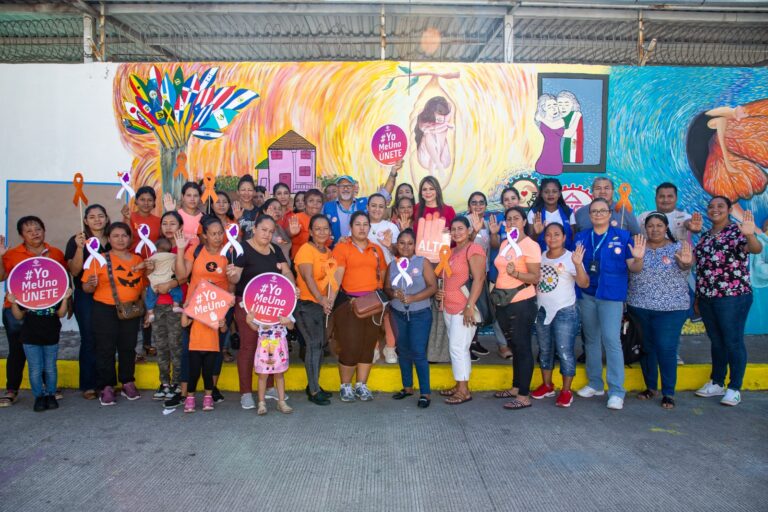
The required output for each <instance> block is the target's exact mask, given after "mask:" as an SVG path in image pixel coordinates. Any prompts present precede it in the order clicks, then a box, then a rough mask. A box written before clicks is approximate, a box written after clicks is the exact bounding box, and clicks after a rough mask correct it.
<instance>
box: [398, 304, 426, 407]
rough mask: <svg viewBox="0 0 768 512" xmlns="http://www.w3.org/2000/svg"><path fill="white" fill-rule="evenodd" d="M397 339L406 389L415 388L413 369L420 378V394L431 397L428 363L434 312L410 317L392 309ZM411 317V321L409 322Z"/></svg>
mask: <svg viewBox="0 0 768 512" xmlns="http://www.w3.org/2000/svg"><path fill="white" fill-rule="evenodd" d="M390 311H391V314H392V321H393V323H394V326H393V327H394V328H395V329H394V330H395V337H396V338H397V355H398V363H399V364H400V374H401V375H402V379H403V387H404V388H412V387H413V367H414V366H416V375H418V376H419V392H420V393H421V394H422V395H429V394H430V393H431V392H432V390H431V388H430V386H429V362H428V361H427V342H428V341H429V331H430V329H431V328H432V310H431V309H430V308H424V309H420V310H418V311H414V312H412V313H410V314H408V315H406V314H405V313H401V312H400V311H397V310H396V309H391V310H390ZM409 317H410V320H409Z"/></svg>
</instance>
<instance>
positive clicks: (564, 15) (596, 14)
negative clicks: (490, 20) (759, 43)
mask: <svg viewBox="0 0 768 512" xmlns="http://www.w3.org/2000/svg"><path fill="white" fill-rule="evenodd" d="M638 12H642V13H643V20H645V21H673V22H698V23H768V10H766V11H763V12H733V11H729V12H714V11H703V12H697V11H679V10H655V9H652V8H647V9H621V8H599V9H587V8H581V7H527V6H520V7H517V8H516V9H514V10H513V14H514V16H515V17H516V18H518V19H519V18H561V19H568V20H600V21H627V20H631V21H636V20H637V15H638Z"/></svg>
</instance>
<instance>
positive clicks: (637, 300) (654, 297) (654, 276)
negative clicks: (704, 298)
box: [627, 212, 693, 409]
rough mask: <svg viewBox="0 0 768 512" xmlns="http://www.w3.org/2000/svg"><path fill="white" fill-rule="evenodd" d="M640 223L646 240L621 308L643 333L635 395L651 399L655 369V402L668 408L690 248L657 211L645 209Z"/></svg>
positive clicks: (683, 316) (690, 261)
mask: <svg viewBox="0 0 768 512" xmlns="http://www.w3.org/2000/svg"><path fill="white" fill-rule="evenodd" d="M644 225H645V232H646V234H647V235H648V240H647V242H646V250H645V258H643V270H642V272H640V273H638V274H631V275H630V276H629V293H628V294H627V309H628V311H629V313H631V314H632V316H634V317H635V318H636V319H637V320H638V321H639V323H640V328H641V331H642V333H643V352H642V357H641V358H640V367H641V368H642V370H643V379H644V380H645V388H646V389H645V391H643V392H641V393H638V395H637V398H639V399H640V400H651V399H653V398H654V397H655V396H656V395H657V394H658V389H659V386H658V382H659V370H661V394H662V399H661V406H662V407H663V408H665V409H672V408H674V407H675V398H674V397H675V384H676V382H677V348H678V345H679V344H680V331H682V329H683V324H684V323H685V319H686V317H687V316H688V309H689V307H690V304H689V303H690V297H689V295H688V274H689V273H690V271H691V266H692V265H693V253H692V250H691V246H690V244H689V243H688V242H685V241H683V242H678V241H676V240H675V238H674V236H673V235H672V232H671V231H670V229H669V219H668V218H667V216H666V215H664V214H663V213H661V212H651V213H649V214H648V215H647V216H646V217H645V222H644Z"/></svg>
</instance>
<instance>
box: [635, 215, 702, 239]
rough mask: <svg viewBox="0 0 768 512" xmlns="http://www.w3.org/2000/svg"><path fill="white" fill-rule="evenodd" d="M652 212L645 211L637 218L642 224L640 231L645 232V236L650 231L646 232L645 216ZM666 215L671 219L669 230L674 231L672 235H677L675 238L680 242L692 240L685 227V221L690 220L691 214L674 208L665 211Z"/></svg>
mask: <svg viewBox="0 0 768 512" xmlns="http://www.w3.org/2000/svg"><path fill="white" fill-rule="evenodd" d="M650 213H652V212H643V213H641V214H640V216H639V217H638V218H637V222H638V223H639V224H640V231H641V232H642V233H643V236H648V233H646V232H645V218H646V217H648V214H650ZM664 215H666V216H667V219H669V230H670V231H671V232H672V236H674V237H675V240H677V241H678V242H682V241H683V240H686V241H688V242H690V241H691V240H690V236H689V233H688V229H686V227H685V222H686V221H688V220H690V219H691V216H690V215H689V214H687V213H685V212H681V211H680V210H672V211H671V212H669V213H665V214H664Z"/></svg>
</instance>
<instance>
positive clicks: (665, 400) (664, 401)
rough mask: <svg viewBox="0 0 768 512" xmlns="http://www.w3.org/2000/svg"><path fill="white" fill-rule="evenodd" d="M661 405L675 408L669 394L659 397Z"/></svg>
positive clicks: (664, 407)
mask: <svg viewBox="0 0 768 512" xmlns="http://www.w3.org/2000/svg"><path fill="white" fill-rule="evenodd" d="M661 407H662V409H674V408H675V399H674V398H672V397H671V396H665V397H663V398H662V399H661Z"/></svg>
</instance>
